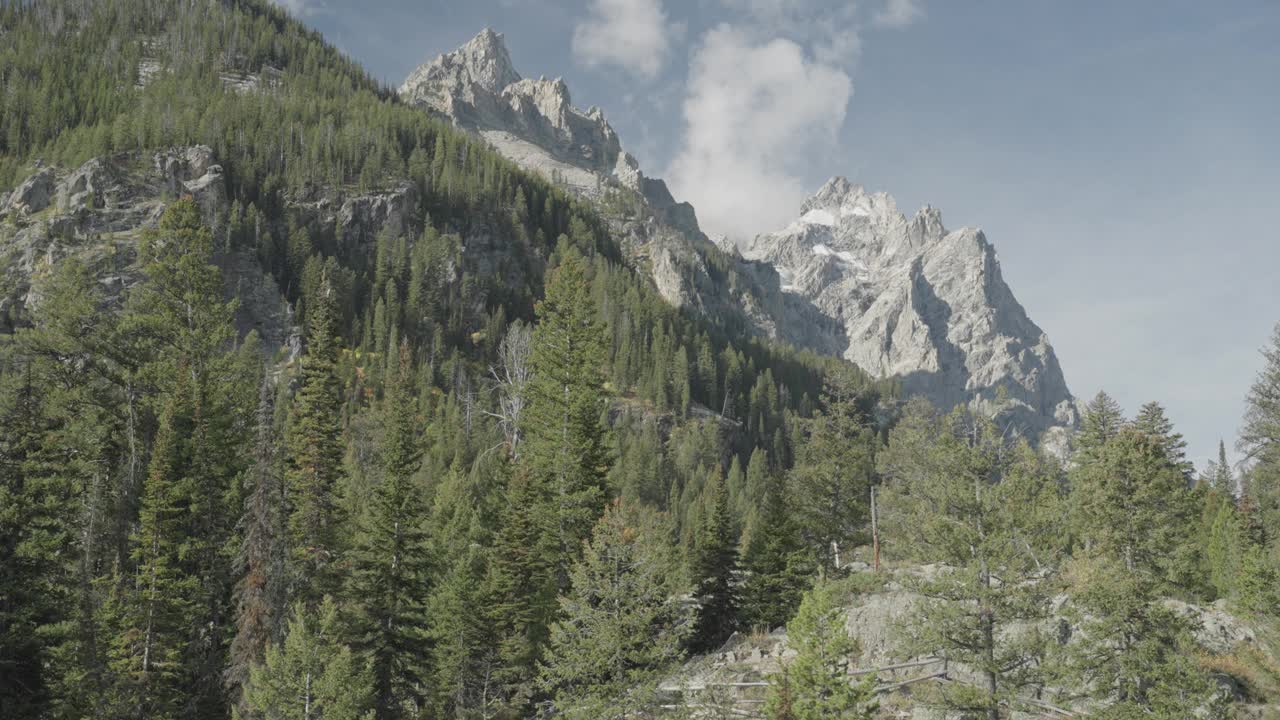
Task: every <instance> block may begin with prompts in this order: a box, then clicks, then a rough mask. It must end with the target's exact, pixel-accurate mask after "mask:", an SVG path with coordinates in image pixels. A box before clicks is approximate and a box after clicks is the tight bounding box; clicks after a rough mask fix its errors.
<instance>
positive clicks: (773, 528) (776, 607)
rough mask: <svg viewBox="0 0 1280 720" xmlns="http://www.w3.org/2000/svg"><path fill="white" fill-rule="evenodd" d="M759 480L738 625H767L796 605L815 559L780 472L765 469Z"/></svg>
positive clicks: (783, 617) (784, 618)
mask: <svg viewBox="0 0 1280 720" xmlns="http://www.w3.org/2000/svg"><path fill="white" fill-rule="evenodd" d="M755 465H756V462H755V460H754V459H753V460H752V464H751V466H752V467H753V468H754V467H755ZM764 483H765V487H764V488H763V492H764V500H763V507H762V508H760V512H759V513H758V515H757V516H756V517H757V522H756V524H755V526H754V528H753V530H752V533H751V541H750V543H749V544H748V545H747V549H746V552H745V554H744V555H743V562H742V566H743V571H744V573H743V574H744V575H745V577H746V579H745V580H744V581H743V584H742V624H743V625H744V626H745V627H757V628H761V629H767V630H772V629H773V628H776V627H779V626H781V625H782V624H784V623H785V622H786V621H787V620H788V619H789V618H790V617H791V615H792V614H793V613H794V612H795V610H796V608H797V607H798V606H799V605H800V600H801V598H802V597H803V596H804V592H805V590H806V589H807V588H808V586H809V582H810V578H811V577H812V576H813V574H814V572H815V570H816V567H815V565H816V563H815V562H814V558H813V556H812V553H811V552H810V551H809V550H808V549H807V548H806V547H805V546H804V543H803V541H802V540H801V538H800V532H799V529H798V528H797V527H796V525H795V520H794V519H793V518H792V516H791V512H790V508H789V507H788V505H787V491H786V484H785V481H784V479H783V475H782V474H781V473H776V472H770V473H767V474H766V475H765V479H764Z"/></svg>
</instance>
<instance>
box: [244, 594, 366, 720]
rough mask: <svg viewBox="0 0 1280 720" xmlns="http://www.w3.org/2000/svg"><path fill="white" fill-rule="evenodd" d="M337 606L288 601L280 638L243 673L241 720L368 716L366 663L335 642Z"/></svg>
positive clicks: (327, 602)
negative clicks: (284, 628)
mask: <svg viewBox="0 0 1280 720" xmlns="http://www.w3.org/2000/svg"><path fill="white" fill-rule="evenodd" d="M337 632H338V609H337V606H336V605H335V604H334V603H333V601H332V600H331V599H330V598H327V597H326V598H325V599H324V600H322V601H321V603H320V604H319V606H318V607H317V608H316V609H315V610H310V609H308V608H307V607H306V606H305V605H303V604H301V603H298V604H296V605H294V608H293V613H292V617H291V618H290V620H289V627H288V631H287V633H286V634H285V637H284V642H283V643H281V644H277V645H273V646H272V647H271V648H270V649H268V650H267V656H266V661H265V662H263V663H261V664H255V665H254V666H253V667H252V669H251V670H250V671H249V682H248V684H246V685H245V688H244V710H239V709H237V710H235V711H234V712H233V713H232V717H233V718H238V719H241V720H318V719H321V718H323V720H372V718H373V717H374V711H373V677H372V672H371V671H370V669H369V667H368V666H367V665H366V664H365V663H364V662H363V661H362V660H361V659H360V658H359V656H358V655H357V654H356V653H354V652H352V650H351V648H349V647H347V646H345V645H342V644H340V643H339V642H338V641H337Z"/></svg>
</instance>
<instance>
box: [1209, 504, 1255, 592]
mask: <svg viewBox="0 0 1280 720" xmlns="http://www.w3.org/2000/svg"><path fill="white" fill-rule="evenodd" d="M1214 505H1216V506H1217V508H1218V510H1217V512H1216V513H1214V514H1213V522H1212V524H1211V525H1210V527H1209V538H1208V544H1207V546H1206V548H1205V554H1204V560H1205V562H1204V565H1205V569H1206V570H1207V571H1208V572H1207V574H1208V578H1209V584H1210V585H1211V586H1212V587H1213V588H1214V590H1216V591H1217V594H1218V596H1219V597H1228V596H1230V595H1232V594H1233V593H1234V592H1235V585H1236V579H1237V576H1238V574H1239V572H1240V562H1241V559H1242V555H1243V554H1244V551H1245V549H1246V547H1247V544H1246V542H1245V538H1244V530H1243V528H1241V527H1240V519H1239V517H1238V513H1237V512H1236V508H1235V505H1234V504H1233V503H1230V502H1227V501H1226V500H1224V499H1221V498H1217V499H1216V502H1215V503H1214Z"/></svg>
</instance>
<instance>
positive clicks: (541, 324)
mask: <svg viewBox="0 0 1280 720" xmlns="http://www.w3.org/2000/svg"><path fill="white" fill-rule="evenodd" d="M558 254H559V255H560V264H559V265H558V266H557V267H556V268H555V269H553V270H552V271H551V273H550V274H549V277H548V279H547V294H546V297H545V298H543V300H542V301H541V302H540V303H538V311H537V315H538V325H537V326H536V327H535V328H534V331H533V341H532V354H531V356H530V359H529V363H530V366H531V371H532V374H531V380H530V382H529V405H528V408H527V410H526V411H525V413H524V415H523V416H522V422H524V424H525V429H524V432H523V434H524V437H525V440H524V443H523V449H522V453H521V462H522V464H523V465H524V466H525V467H527V468H528V471H529V477H530V480H531V482H532V485H533V487H534V489H535V491H536V492H537V493H538V498H537V505H536V506H535V507H536V508H537V510H538V512H539V518H538V522H539V523H540V531H541V533H542V539H541V541H540V543H539V547H540V549H542V550H543V552H545V553H547V554H548V557H550V558H552V559H553V560H552V567H553V569H554V572H555V577H556V579H557V584H558V586H559V587H561V588H563V587H565V586H566V585H565V583H566V581H567V579H568V568H569V565H570V564H572V562H573V560H574V559H575V558H576V557H577V555H578V553H579V551H580V546H581V543H582V541H583V540H585V539H586V538H587V536H588V535H589V534H590V532H591V526H592V525H593V524H594V522H595V519H596V517H598V516H599V514H600V511H601V510H602V509H603V508H604V504H605V499H604V498H605V478H606V474H607V473H608V471H609V464H610V457H609V448H608V444H607V434H606V428H605V426H604V425H603V424H602V423H601V413H602V412H603V410H604V402H603V400H604V389H603V385H604V364H605V354H604V352H605V351H604V330H603V328H602V327H601V325H600V323H599V320H598V319H597V317H596V310H595V307H594V303H593V302H592V298H591V280H590V277H589V275H588V264H587V260H586V258H584V257H582V255H581V254H580V253H579V252H578V251H577V250H576V249H575V248H574V247H572V246H571V245H569V243H568V242H567V241H566V240H563V239H562V240H561V243H560V248H559V250H558Z"/></svg>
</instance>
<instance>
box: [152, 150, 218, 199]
mask: <svg viewBox="0 0 1280 720" xmlns="http://www.w3.org/2000/svg"><path fill="white" fill-rule="evenodd" d="M216 162H217V161H216V160H215V159H214V155H213V148H210V147H209V146H207V145H192V146H191V147H184V148H172V149H170V150H167V151H165V152H159V153H156V154H155V156H154V163H155V168H156V170H157V171H158V172H159V173H160V176H161V177H162V178H163V179H164V182H165V185H166V187H167V189H168V190H169V192H171V193H174V194H179V193H181V192H183V191H184V190H185V189H186V188H185V187H184V185H183V183H186V182H188V181H190V180H195V179H197V178H200V177H203V176H204V175H205V173H207V172H209V168H210V167H211V166H213V165H214V164H215V163H216ZM219 172H221V168H219Z"/></svg>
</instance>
